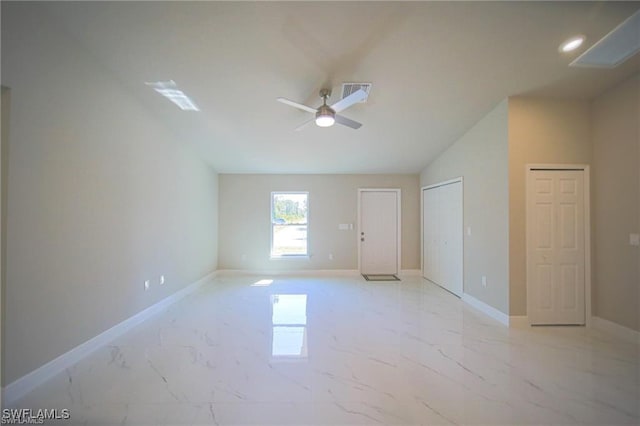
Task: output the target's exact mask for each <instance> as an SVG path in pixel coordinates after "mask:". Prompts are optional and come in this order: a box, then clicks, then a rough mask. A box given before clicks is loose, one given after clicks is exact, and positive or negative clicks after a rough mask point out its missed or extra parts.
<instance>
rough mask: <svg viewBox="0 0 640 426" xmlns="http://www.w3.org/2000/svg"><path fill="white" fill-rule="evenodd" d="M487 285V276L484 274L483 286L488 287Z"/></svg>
mask: <svg viewBox="0 0 640 426" xmlns="http://www.w3.org/2000/svg"><path fill="white" fill-rule="evenodd" d="M486 286H487V277H485V276H484V275H483V276H482V287H486Z"/></svg>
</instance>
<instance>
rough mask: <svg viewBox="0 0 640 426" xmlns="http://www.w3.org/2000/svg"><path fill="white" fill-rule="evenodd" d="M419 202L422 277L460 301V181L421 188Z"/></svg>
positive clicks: (461, 272)
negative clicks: (421, 202)
mask: <svg viewBox="0 0 640 426" xmlns="http://www.w3.org/2000/svg"><path fill="white" fill-rule="evenodd" d="M422 200H423V206H422V212H423V217H422V230H423V236H422V241H423V247H422V255H423V276H424V277H425V278H426V279H428V280H429V281H432V282H434V283H436V284H438V285H439V286H441V287H443V288H444V289H446V290H448V291H450V292H451V293H453V294H455V295H456V296H458V297H462V291H463V234H462V228H463V221H462V220H463V217H462V180H456V181H451V182H444V183H442V184H439V185H436V186H431V187H428V188H424V189H423V191H422Z"/></svg>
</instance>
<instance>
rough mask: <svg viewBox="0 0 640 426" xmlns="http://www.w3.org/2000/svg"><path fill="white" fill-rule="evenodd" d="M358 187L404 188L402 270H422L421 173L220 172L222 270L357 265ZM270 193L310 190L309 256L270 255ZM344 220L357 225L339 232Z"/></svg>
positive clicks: (329, 267)
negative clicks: (279, 257)
mask: <svg viewBox="0 0 640 426" xmlns="http://www.w3.org/2000/svg"><path fill="white" fill-rule="evenodd" d="M358 188H400V189H401V190H402V269H419V268H420V259H419V241H420V228H419V226H420V225H419V221H418V216H419V211H420V207H419V190H418V176H417V175H249V174H221V175H220V234H219V235H220V237H219V247H220V257H219V268H220V269H246V270H274V271H275V270H300V269H357V268H358V246H357V235H356V233H357V231H356V226H357V205H358V199H357V198H358V197H357V195H358ZM272 191H309V254H310V255H311V256H310V259H309V260H301V259H293V260H281V259H278V260H270V259H269V251H270V244H271V229H270V218H271V216H270V208H271V207H270V206H271V204H270V203H271V192H272ZM341 223H352V224H353V225H354V229H353V230H350V231H341V230H338V225H339V224H341ZM329 254H333V260H330V259H329ZM243 255H244V260H243Z"/></svg>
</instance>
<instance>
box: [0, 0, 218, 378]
mask: <svg viewBox="0 0 640 426" xmlns="http://www.w3.org/2000/svg"><path fill="white" fill-rule="evenodd" d="M2 7H3V10H2V14H3V16H2V18H3V21H2V25H3V27H2V43H3V45H2V79H3V80H2V82H3V84H6V85H7V86H9V87H10V88H11V94H12V96H11V102H12V104H11V121H10V125H11V134H10V137H9V142H10V143H9V145H10V146H9V164H8V168H9V177H8V181H9V183H8V206H7V208H8V214H7V221H8V223H7V283H6V305H5V306H6V327H5V336H4V337H5V343H6V345H5V346H4V348H5V354H4V355H5V359H4V361H5V367H6V368H5V371H4V373H5V374H4V377H3V379H4V383H5V384H7V383H10V382H12V381H14V380H15V379H17V378H19V377H21V376H23V375H24V374H26V373H29V372H30V371H32V370H34V369H35V368H37V367H40V366H42V365H43V364H44V363H46V362H48V361H50V360H52V359H54V358H55V357H57V356H59V355H61V354H63V353H64V352H66V351H68V350H70V349H72V348H73V347H75V346H77V345H78V344H80V343H83V342H84V341H86V340H88V339H90V338H92V337H94V336H96V335H98V334H99V333H101V332H103V331H105V330H106V329H109V328H110V327H112V326H114V325H115V324H117V323H119V322H121V321H123V320H124V319H126V318H128V317H130V316H132V315H134V314H136V313H137V312H139V311H141V310H142V309H144V308H146V307H148V306H150V305H152V304H154V303H156V302H158V301H159V300H161V299H163V298H165V297H167V296H169V295H171V294H172V293H174V292H176V291H178V290H180V289H181V288H183V287H185V286H186V285H188V284H190V283H192V282H194V281H195V280H197V279H199V278H201V277H202V276H204V275H206V274H207V273H209V272H211V271H213V270H215V269H216V259H217V216H216V215H217V175H216V174H215V173H214V172H213V171H212V170H211V169H210V168H209V167H208V166H206V165H205V164H204V163H203V162H202V161H201V160H200V159H199V158H198V157H197V156H196V155H195V154H194V152H193V151H192V149H191V148H190V146H189V144H188V143H186V142H182V141H176V140H175V139H173V137H172V136H171V133H170V132H168V131H167V129H165V128H164V127H163V125H162V123H160V122H158V121H157V120H155V119H154V117H152V116H150V115H149V114H148V113H147V111H146V110H145V109H144V108H143V107H142V106H141V105H139V104H138V103H137V101H136V100H135V99H134V98H132V97H131V96H130V95H129V93H128V92H127V91H126V90H125V89H124V88H123V87H122V86H121V85H120V83H119V82H118V81H117V80H116V79H114V78H113V77H112V76H111V75H109V74H108V73H107V72H106V71H105V70H104V68H102V67H100V66H99V65H98V64H96V63H95V62H93V60H92V57H91V56H90V55H89V54H88V53H86V52H85V51H84V50H82V48H80V47H78V46H76V45H75V44H74V42H73V41H72V40H70V39H67V38H66V37H64V36H63V35H61V34H59V33H57V32H56V31H55V30H53V29H51V28H49V27H47V25H46V23H45V21H43V20H39V19H37V17H33V16H31V15H30V14H29V13H28V11H29V10H30V9H32V6H31V5H29V4H26V3H13V4H3V5H2ZM141 84H142V82H141ZM177 113H179V112H177ZM161 274H164V275H165V277H166V280H167V282H166V284H165V285H163V286H160V285H159V276H160V275H161ZM146 279H149V280H151V289H150V290H149V291H147V292H145V291H144V290H143V283H144V280H146Z"/></svg>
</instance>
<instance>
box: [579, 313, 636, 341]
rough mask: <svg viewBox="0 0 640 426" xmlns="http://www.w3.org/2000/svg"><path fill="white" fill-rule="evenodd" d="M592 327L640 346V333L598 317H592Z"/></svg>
mask: <svg viewBox="0 0 640 426" xmlns="http://www.w3.org/2000/svg"><path fill="white" fill-rule="evenodd" d="M591 325H592V326H593V328H595V329H597V330H601V331H604V332H605V333H610V334H613V335H614V336H616V337H619V338H621V339H623V340H626V341H627V342H630V343H636V344H640V332H639V331H636V330H633V329H631V328H628V327H625V326H623V325H620V324H617V323H615V322H613V321H609V320H606V319H604V318H600V317H596V316H593V317H591Z"/></svg>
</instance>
